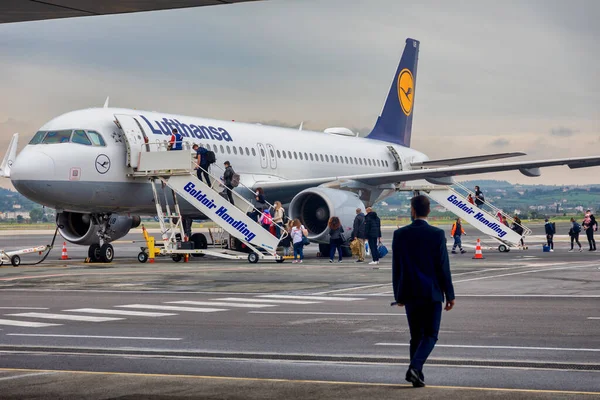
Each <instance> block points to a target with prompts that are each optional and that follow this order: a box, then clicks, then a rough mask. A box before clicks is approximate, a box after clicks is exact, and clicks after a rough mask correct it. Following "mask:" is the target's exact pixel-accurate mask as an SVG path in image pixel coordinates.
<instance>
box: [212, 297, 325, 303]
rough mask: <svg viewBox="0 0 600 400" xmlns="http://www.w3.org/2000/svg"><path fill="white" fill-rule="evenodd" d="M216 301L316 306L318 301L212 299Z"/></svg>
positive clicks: (239, 298)
mask: <svg viewBox="0 0 600 400" xmlns="http://www.w3.org/2000/svg"><path fill="white" fill-rule="evenodd" d="M213 300H217V301H244V302H248V303H278V304H318V303H320V302H319V301H303V300H269V299H245V298H242V297H226V298H224V299H213Z"/></svg>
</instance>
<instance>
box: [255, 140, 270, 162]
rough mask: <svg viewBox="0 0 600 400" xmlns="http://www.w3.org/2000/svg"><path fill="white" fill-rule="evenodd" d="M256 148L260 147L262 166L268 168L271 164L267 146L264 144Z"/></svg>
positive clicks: (257, 145)
mask: <svg viewBox="0 0 600 400" xmlns="http://www.w3.org/2000/svg"><path fill="white" fill-rule="evenodd" d="M256 147H258V155H259V156H260V166H261V167H263V168H268V167H269V162H268V160H267V150H266V149H265V145H264V144H262V143H257V144H256Z"/></svg>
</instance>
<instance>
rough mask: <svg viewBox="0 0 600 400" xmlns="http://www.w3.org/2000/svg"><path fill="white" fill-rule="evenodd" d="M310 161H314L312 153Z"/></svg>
mask: <svg viewBox="0 0 600 400" xmlns="http://www.w3.org/2000/svg"><path fill="white" fill-rule="evenodd" d="M310 161H314V159H313V155H312V153H310Z"/></svg>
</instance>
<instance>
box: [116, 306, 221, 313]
mask: <svg viewBox="0 0 600 400" xmlns="http://www.w3.org/2000/svg"><path fill="white" fill-rule="evenodd" d="M116 307H123V308H142V309H148V310H170V311H190V312H205V313H209V312H217V311H227V310H226V309H222V308H196V307H178V306H154V305H151V304H127V305H124V306H116Z"/></svg>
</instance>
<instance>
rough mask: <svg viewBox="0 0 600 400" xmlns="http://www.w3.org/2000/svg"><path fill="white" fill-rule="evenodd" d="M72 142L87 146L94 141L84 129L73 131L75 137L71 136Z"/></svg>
mask: <svg viewBox="0 0 600 400" xmlns="http://www.w3.org/2000/svg"><path fill="white" fill-rule="evenodd" d="M71 142H73V143H79V144H85V145H86V146H91V145H92V142H91V141H90V139H89V138H88V137H87V135H86V134H85V131H82V130H76V131H73V137H72V138H71Z"/></svg>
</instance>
